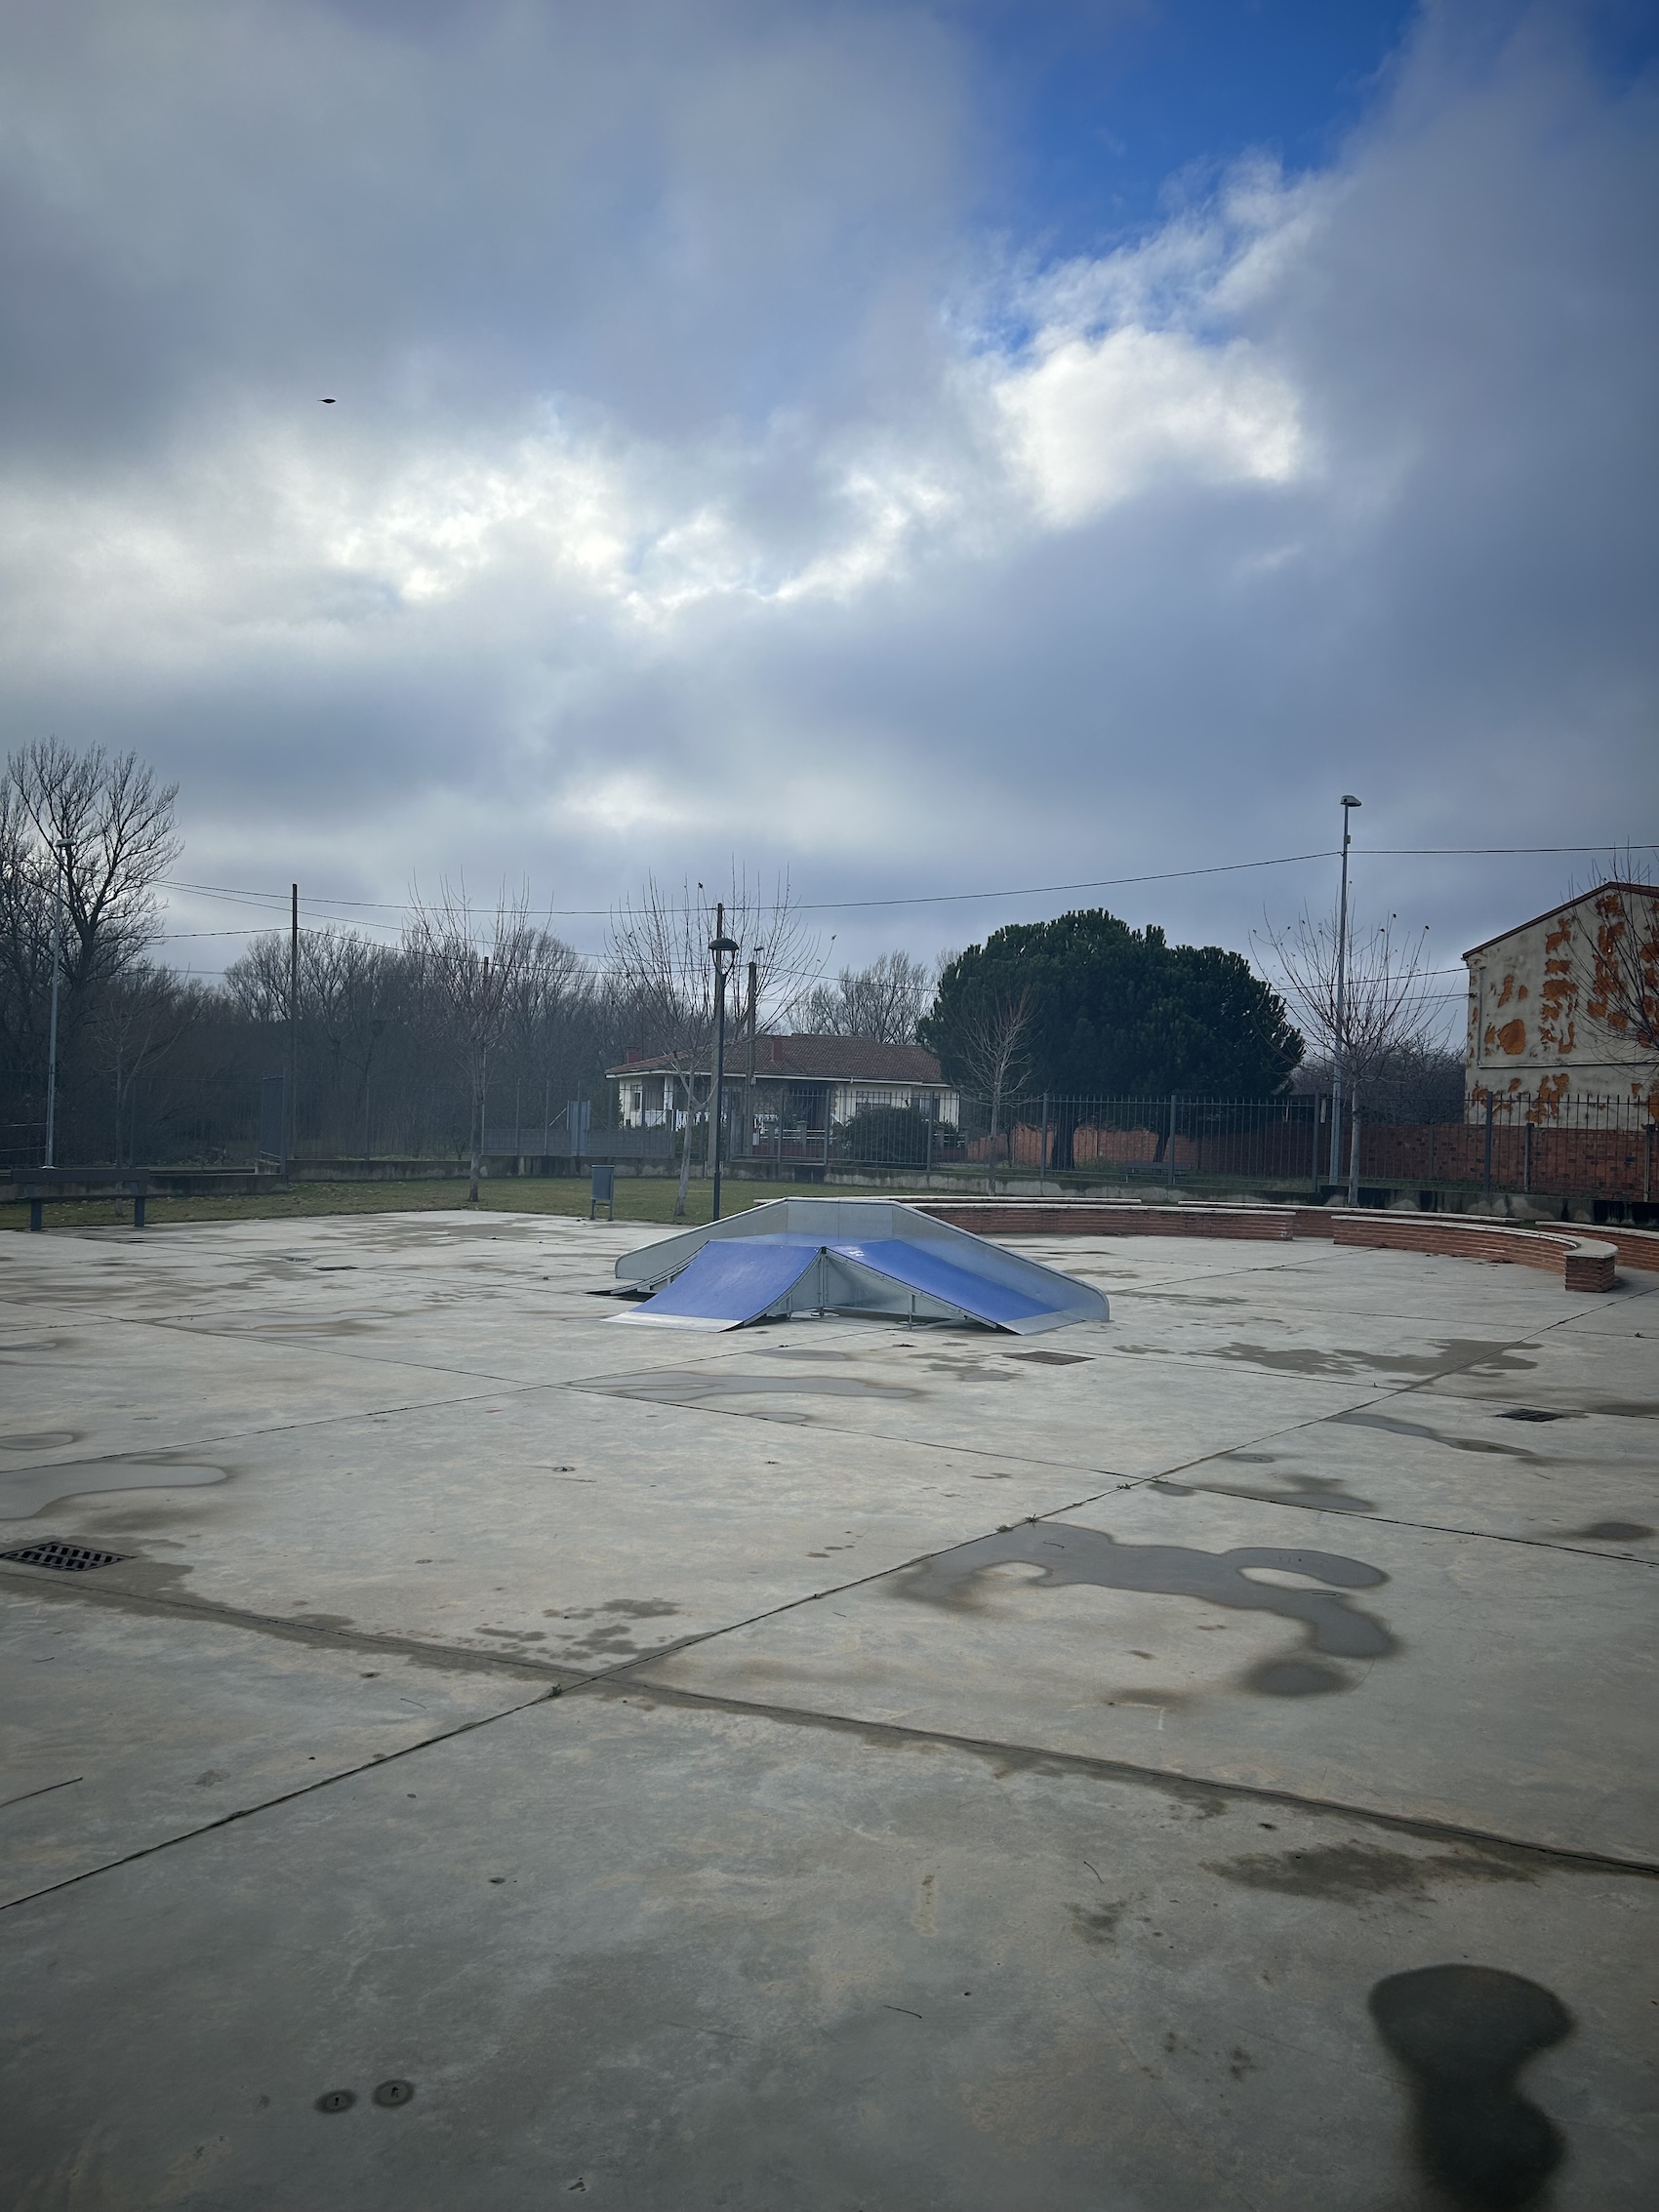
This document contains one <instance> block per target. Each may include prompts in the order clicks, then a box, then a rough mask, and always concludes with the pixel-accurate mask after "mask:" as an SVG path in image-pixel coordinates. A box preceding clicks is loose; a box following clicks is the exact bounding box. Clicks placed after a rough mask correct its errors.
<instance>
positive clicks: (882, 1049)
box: [605, 1033, 945, 1087]
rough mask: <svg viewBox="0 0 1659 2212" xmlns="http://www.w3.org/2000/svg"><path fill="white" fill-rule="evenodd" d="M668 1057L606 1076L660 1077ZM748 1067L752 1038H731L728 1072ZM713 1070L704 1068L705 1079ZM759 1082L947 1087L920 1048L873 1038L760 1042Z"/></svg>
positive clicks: (757, 1042) (737, 1072) (632, 1063)
mask: <svg viewBox="0 0 1659 2212" xmlns="http://www.w3.org/2000/svg"><path fill="white" fill-rule="evenodd" d="M672 1065H673V1062H672V1059H671V1057H670V1056H669V1055H668V1054H666V1053H658V1054H654V1055H651V1054H648V1055H647V1056H646V1058H645V1059H643V1060H633V1061H629V1062H627V1065H626V1066H622V1067H608V1068H607V1069H606V1070H605V1072H606V1074H607V1075H660V1074H661V1073H662V1072H663V1071H664V1069H665V1068H668V1067H671V1066H672ZM748 1066H749V1039H748V1038H747V1037H745V1036H742V1035H732V1034H730V1033H728V1035H727V1038H726V1073H727V1076H728V1078H731V1077H741V1076H743V1075H744V1073H745V1072H746V1071H747V1069H748ZM698 1073H699V1074H700V1075H706V1074H707V1073H708V1068H707V1067H706V1066H705V1067H701V1068H699V1070H698ZM754 1076H755V1081H756V1082H772V1083H775V1082H777V1081H779V1080H780V1078H782V1079H784V1080H786V1081H789V1082H795V1083H898V1084H905V1083H911V1084H914V1083H933V1084H937V1085H940V1086H941V1087H943V1085H944V1082H945V1077H944V1074H943V1072H942V1071H941V1069H940V1066H939V1063H938V1061H937V1060H936V1059H935V1058H934V1056H933V1054H932V1053H930V1052H928V1051H927V1050H925V1048H924V1047H922V1046H921V1045H878V1044H875V1043H873V1042H872V1041H871V1040H870V1038H869V1037H766V1036H762V1037H757V1038H756V1040H755V1046H754Z"/></svg>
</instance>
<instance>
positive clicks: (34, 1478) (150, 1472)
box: [0, 1459, 225, 1521]
mask: <svg viewBox="0 0 1659 2212" xmlns="http://www.w3.org/2000/svg"><path fill="white" fill-rule="evenodd" d="M224 1479H225V1470H224V1468H222V1467H211V1466H208V1465H205V1464H204V1463H202V1462H200V1461H181V1462H179V1463H177V1464H175V1463H173V1462H170V1461H166V1460H149V1459H143V1460H139V1459H107V1460H60V1461H59V1462H58V1463H57V1464H56V1466H53V1467H19V1468H6V1469H5V1470H4V1471H3V1472H0V1521H23V1520H27V1519H29V1518H30V1516H31V1515H32V1514H35V1513H40V1512H44V1511H45V1510H46V1508H47V1507H49V1506H56V1505H59V1504H61V1502H62V1501H63V1500H64V1499H65V1498H90V1497H98V1496H100V1495H101V1494H102V1493H103V1492H105V1491H111V1490H194V1489H199V1488H201V1487H202V1486H204V1485H205V1484H209V1483H215V1482H223V1480H224Z"/></svg>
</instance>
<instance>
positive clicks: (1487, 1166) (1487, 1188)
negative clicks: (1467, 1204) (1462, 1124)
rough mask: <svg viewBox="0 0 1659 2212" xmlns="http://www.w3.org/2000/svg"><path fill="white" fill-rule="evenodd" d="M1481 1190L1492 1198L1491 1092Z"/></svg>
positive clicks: (1487, 1108)
mask: <svg viewBox="0 0 1659 2212" xmlns="http://www.w3.org/2000/svg"><path fill="white" fill-rule="evenodd" d="M1481 1188H1482V1190H1483V1191H1484V1194H1485V1195H1486V1197H1488V1198H1490V1197H1491V1195H1492V1094H1491V1092H1490V1091H1488V1092H1487V1093H1486V1147H1485V1162H1484V1166H1483V1168H1482V1172H1481Z"/></svg>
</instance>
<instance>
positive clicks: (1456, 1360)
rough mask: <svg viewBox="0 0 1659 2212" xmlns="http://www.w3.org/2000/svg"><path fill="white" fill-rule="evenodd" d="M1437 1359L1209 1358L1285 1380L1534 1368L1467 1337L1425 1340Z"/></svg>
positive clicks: (1346, 1350) (1311, 1351)
mask: <svg viewBox="0 0 1659 2212" xmlns="http://www.w3.org/2000/svg"><path fill="white" fill-rule="evenodd" d="M1431 1341H1432V1342H1433V1344H1434V1345H1435V1347H1436V1350H1437V1351H1438V1352H1439V1354H1440V1356H1439V1357H1438V1358H1437V1359H1436V1358H1432V1357H1430V1356H1428V1355H1427V1354H1425V1353H1421V1352H1409V1351H1358V1350H1355V1349H1353V1348H1351V1347H1344V1346H1339V1347H1336V1348H1335V1349H1333V1350H1331V1351H1319V1350H1317V1349H1315V1347H1312V1346H1302V1347H1297V1348H1295V1349H1286V1350H1282V1351H1275V1350H1274V1349H1273V1348H1272V1347H1270V1346H1268V1345H1250V1344H1232V1345H1221V1346H1218V1347H1216V1349H1215V1350H1214V1351H1213V1352H1211V1353H1210V1354H1209V1356H1210V1357H1211V1358H1214V1359H1235V1360H1240V1361H1242V1362H1243V1363H1244V1364H1246V1365H1247V1366H1251V1367H1271V1368H1275V1369H1277V1370H1278V1371H1279V1372H1280V1373H1282V1374H1287V1375H1336V1376H1347V1375H1355V1374H1358V1373H1360V1372H1362V1371H1364V1370H1366V1369H1370V1370H1373V1371H1374V1372H1376V1373H1378V1374H1381V1375H1424V1376H1429V1375H1444V1374H1446V1373H1448V1372H1453V1371H1455V1372H1463V1371H1465V1370H1469V1371H1473V1372H1475V1373H1478V1374H1482V1375H1509V1374H1516V1373H1518V1372H1521V1371H1522V1370H1528V1369H1531V1368H1534V1367H1536V1366H1537V1364H1538V1362H1537V1361H1536V1360H1535V1359H1521V1358H1518V1357H1517V1355H1516V1354H1515V1353H1514V1352H1513V1351H1511V1349H1510V1347H1509V1346H1508V1345H1507V1344H1487V1343H1486V1342H1484V1341H1483V1340H1482V1339H1478V1338H1473V1337H1436V1338H1434V1339H1432V1340H1431Z"/></svg>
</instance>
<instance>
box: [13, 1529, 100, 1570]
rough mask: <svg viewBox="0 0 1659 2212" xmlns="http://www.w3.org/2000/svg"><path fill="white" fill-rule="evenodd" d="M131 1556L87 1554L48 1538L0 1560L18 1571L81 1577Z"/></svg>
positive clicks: (79, 1546)
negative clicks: (13, 1564) (30, 1569)
mask: <svg viewBox="0 0 1659 2212" xmlns="http://www.w3.org/2000/svg"><path fill="white" fill-rule="evenodd" d="M131 1556H132V1554H131V1552H128V1551H89V1550H88V1549H87V1548H86V1546H85V1545H84V1544H60V1543H59V1541H58V1539H57V1538H56V1537H55V1536H54V1537H48V1538H47V1539H46V1540H45V1542H44V1543H41V1544H24V1545H21V1546H20V1547H19V1548H18V1549H17V1550H16V1551H0V1559H15V1560H16V1561H17V1562H18V1564H19V1566H20V1567H56V1568H57V1569H58V1572H59V1573H60V1574H61V1575H84V1574H85V1573H86V1571H87V1569H88V1568H89V1567H113V1566H114V1565H115V1564H116V1562H117V1561H118V1560H121V1559H127V1558H130V1557H131Z"/></svg>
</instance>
